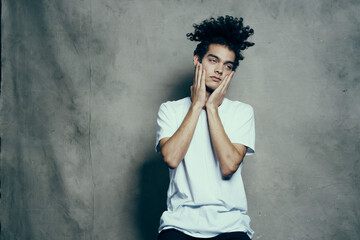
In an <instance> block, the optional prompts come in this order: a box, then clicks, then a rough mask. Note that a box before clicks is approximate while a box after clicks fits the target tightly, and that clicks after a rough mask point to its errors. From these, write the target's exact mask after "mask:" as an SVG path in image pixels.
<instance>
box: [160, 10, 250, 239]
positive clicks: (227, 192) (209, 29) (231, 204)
mask: <svg viewBox="0 0 360 240" xmlns="http://www.w3.org/2000/svg"><path fill="white" fill-rule="evenodd" d="M194 28H195V31H194V33H188V34H187V37H188V39H189V40H191V41H199V42H200V43H199V44H198V45H197V48H196V49H195V51H194V66H195V75H194V82H193V85H192V86H191V87H190V89H191V97H187V98H184V99H180V100H178V101H168V102H166V103H163V104H162V105H161V106H160V109H159V113H158V119H157V124H158V126H157V134H156V151H159V152H161V154H162V156H163V158H164V161H165V162H166V163H167V164H168V166H169V168H170V185H169V189H168V194H167V207H168V209H167V211H165V212H164V213H163V214H162V216H161V219H160V227H159V236H158V239H159V240H167V239H171V240H177V239H197V238H201V239H214V240H215V239H217V240H225V239H236V240H240V239H250V238H252V235H253V231H252V229H251V228H250V218H249V217H248V216H247V202H246V196H245V191H244V186H243V181H242V177H241V168H242V164H241V163H242V161H243V158H244V156H245V155H247V154H252V153H254V150H255V126H254V114H253V109H252V107H251V106H250V105H248V104H245V103H242V102H239V101H231V100H229V99H227V98H225V95H226V92H227V89H228V87H229V85H230V82H231V79H232V77H233V75H234V71H235V70H236V68H237V66H238V65H239V61H240V60H242V59H243V56H242V55H241V51H242V50H245V49H246V48H247V47H250V46H253V45H254V44H253V43H251V42H248V41H246V40H247V38H248V37H249V36H250V35H252V34H253V33H254V31H253V29H251V28H249V27H248V26H246V27H244V26H243V19H242V18H240V19H238V18H233V17H230V16H226V17H218V18H217V19H214V18H210V19H209V20H205V21H203V22H202V23H201V24H199V25H194Z"/></svg>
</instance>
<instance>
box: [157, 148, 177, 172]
mask: <svg viewBox="0 0 360 240" xmlns="http://www.w3.org/2000/svg"><path fill="white" fill-rule="evenodd" d="M161 154H162V156H163V159H164V162H165V163H166V164H167V165H168V167H169V168H177V166H178V165H179V163H180V161H178V160H177V158H176V156H174V154H171V153H166V151H162V152H161Z"/></svg>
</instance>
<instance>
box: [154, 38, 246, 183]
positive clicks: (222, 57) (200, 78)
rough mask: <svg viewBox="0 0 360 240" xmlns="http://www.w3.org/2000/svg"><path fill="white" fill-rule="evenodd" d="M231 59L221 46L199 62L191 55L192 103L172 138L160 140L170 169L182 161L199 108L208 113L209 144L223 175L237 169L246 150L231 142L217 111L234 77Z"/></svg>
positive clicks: (229, 53) (212, 48) (229, 51)
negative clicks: (192, 70) (193, 72)
mask: <svg viewBox="0 0 360 240" xmlns="http://www.w3.org/2000/svg"><path fill="white" fill-rule="evenodd" d="M234 60H235V54H234V52H233V51H232V50H230V49H229V48H228V47H226V46H224V45H220V44H210V46H209V50H208V52H207V53H206V54H205V56H204V57H203V59H202V62H201V63H200V62H199V56H197V55H195V56H194V66H195V74H194V82H193V85H192V86H191V87H190V90H191V100H192V103H191V106H190V108H189V111H188V113H187V114H186V116H185V118H184V120H183V122H182V124H181V125H180V127H179V128H178V130H177V131H176V132H175V133H174V135H173V136H171V137H170V138H163V139H161V140H160V147H161V153H162V155H163V157H164V161H165V162H166V163H167V164H168V166H169V167H171V168H176V167H177V166H178V165H179V163H180V162H181V161H182V159H183V158H184V156H185V154H186V152H187V150H188V147H189V145H190V142H191V139H192V137H193V135H194V131H195V128H196V124H197V121H198V119H199V116H200V113H201V110H202V109H205V110H206V113H207V118H208V124H209V131H210V136H211V142H212V145H213V147H214V150H215V154H216V156H217V158H218V160H219V163H220V167H221V173H222V175H223V176H231V175H232V174H233V173H234V172H235V171H236V170H237V169H238V167H239V166H240V163H241V162H242V160H243V158H244V156H245V153H246V147H245V146H244V145H242V144H238V143H231V141H230V139H229V138H228V136H227V135H226V132H225V130H224V127H223V125H222V123H221V119H220V117H219V112H218V107H219V106H220V105H221V103H222V102H223V100H224V97H225V95H226V92H227V89H228V87H229V85H230V82H231V79H232V77H233V76H234V71H232V67H233V63H234Z"/></svg>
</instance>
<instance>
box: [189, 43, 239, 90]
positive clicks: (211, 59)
mask: <svg viewBox="0 0 360 240" xmlns="http://www.w3.org/2000/svg"><path fill="white" fill-rule="evenodd" d="M198 61H199V56H197V55H195V56H194V65H195V66H196V64H197V62H198ZM234 61H235V53H234V52H233V51H232V50H230V49H229V48H228V47H227V46H224V45H220V44H210V45H209V50H208V52H207V53H206V54H205V55H204V57H203V59H202V62H201V63H202V65H203V68H204V69H205V71H206V74H205V84H206V86H207V87H208V88H209V89H211V90H215V89H216V88H217V87H218V86H219V85H220V83H221V81H222V80H223V79H224V78H225V77H226V76H227V75H229V74H230V73H231V72H232V69H233V67H234Z"/></svg>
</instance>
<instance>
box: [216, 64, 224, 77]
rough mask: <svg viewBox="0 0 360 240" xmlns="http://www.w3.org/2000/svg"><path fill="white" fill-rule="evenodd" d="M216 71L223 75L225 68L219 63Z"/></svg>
mask: <svg viewBox="0 0 360 240" xmlns="http://www.w3.org/2000/svg"><path fill="white" fill-rule="evenodd" d="M215 73H217V74H219V75H221V74H222V73H223V69H222V67H221V66H220V64H217V65H216V67H215Z"/></svg>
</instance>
